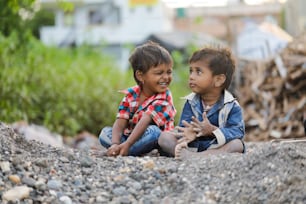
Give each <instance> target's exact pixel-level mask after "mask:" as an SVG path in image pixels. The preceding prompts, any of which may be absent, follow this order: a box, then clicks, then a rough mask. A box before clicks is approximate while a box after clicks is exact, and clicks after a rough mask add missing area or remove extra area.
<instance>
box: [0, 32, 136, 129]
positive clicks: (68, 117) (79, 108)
mask: <svg viewBox="0 0 306 204" xmlns="http://www.w3.org/2000/svg"><path fill="white" fill-rule="evenodd" d="M14 42H16V36H14V35H12V36H10V37H9V38H4V37H0V55H1V59H0V65H1V67H2V70H1V73H0V84H1V85H0V90H1V91H0V98H1V102H0V115H1V120H3V121H5V122H9V123H10V122H15V121H18V120H25V121H29V122H31V123H35V124H41V125H44V126H46V127H47V128H49V129H50V130H52V131H56V132H59V133H61V134H65V135H72V134H75V133H76V132H77V131H80V130H90V131H92V132H95V133H97V131H98V130H99V129H100V128H101V127H102V126H103V125H111V124H112V123H113V120H114V118H115V113H116V111H117V105H118V103H119V100H120V99H121V98H122V95H121V94H119V93H117V92H116V91H115V90H119V89H121V88H122V87H125V86H126V85H127V84H131V83H132V79H130V77H127V73H122V72H120V71H118V69H117V68H116V67H114V65H113V63H112V60H111V59H110V58H109V57H107V56H104V55H101V53H99V52H98V51H95V50H93V49H89V48H88V47H86V46H84V47H80V48H76V49H74V50H72V49H58V48H52V47H48V48H47V47H45V46H43V45H42V44H41V43H40V42H38V41H36V40H35V39H34V38H31V40H30V42H29V43H27V48H26V49H22V50H21V49H15V48H16V45H15V44H14ZM118 79H120V80H118ZM114 102H115V103H114Z"/></svg>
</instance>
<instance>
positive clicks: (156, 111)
mask: <svg viewBox="0 0 306 204" xmlns="http://www.w3.org/2000/svg"><path fill="white" fill-rule="evenodd" d="M120 92H122V93H124V94H126V95H125V97H124V98H123V100H122V101H121V103H120V105H119V111H118V113H117V118H121V119H127V120H129V123H128V127H127V128H126V129H125V130H124V134H125V135H130V134H131V132H132V130H133V129H134V127H135V126H136V124H137V123H138V122H139V120H140V119H141V117H142V115H143V114H144V113H146V114H148V115H150V116H151V118H152V120H153V121H154V123H155V125H157V126H158V127H159V128H160V129H161V130H162V131H165V130H172V129H173V128H174V116H175V114H176V110H175V107H174V105H173V100H172V95H171V92H170V90H169V89H168V90H167V91H166V92H164V93H159V94H155V95H153V96H151V97H149V98H147V99H146V100H145V101H144V102H143V103H142V104H139V99H140V92H141V89H140V87H139V86H138V85H137V86H134V87H130V88H128V89H126V90H123V91H120Z"/></svg>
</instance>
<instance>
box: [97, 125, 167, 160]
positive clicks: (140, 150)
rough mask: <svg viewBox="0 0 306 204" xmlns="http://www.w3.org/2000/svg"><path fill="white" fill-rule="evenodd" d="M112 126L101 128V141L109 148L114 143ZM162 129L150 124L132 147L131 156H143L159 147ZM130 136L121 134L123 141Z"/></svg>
mask: <svg viewBox="0 0 306 204" xmlns="http://www.w3.org/2000/svg"><path fill="white" fill-rule="evenodd" d="M112 131H113V129H112V127H105V128H103V129H102V130H101V133H100V135H99V141H100V143H101V145H102V146H104V147H105V148H109V147H110V146H111V145H112ZM160 133H161V130H160V129H159V128H158V127H157V126H156V125H150V126H148V128H147V129H146V131H145V132H144V134H143V135H142V136H141V137H140V138H139V139H138V140H137V141H136V142H135V143H134V144H133V145H132V146H131V147H130V150H129V154H128V155H129V156H141V155H143V154H146V153H149V152H151V151H152V150H153V149H158V148H159V145H158V138H159V136H160ZM127 138H128V136H126V135H122V136H121V141H120V142H121V143H123V142H125V141H126V140H127Z"/></svg>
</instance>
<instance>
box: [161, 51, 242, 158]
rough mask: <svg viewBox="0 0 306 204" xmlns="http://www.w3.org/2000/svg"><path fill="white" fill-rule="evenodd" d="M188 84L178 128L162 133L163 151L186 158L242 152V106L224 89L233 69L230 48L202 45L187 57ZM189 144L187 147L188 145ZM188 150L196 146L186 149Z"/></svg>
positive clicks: (228, 83)
mask: <svg viewBox="0 0 306 204" xmlns="http://www.w3.org/2000/svg"><path fill="white" fill-rule="evenodd" d="M189 64H190V68H189V87H190V89H191V91H192V93H191V94H189V95H188V96H186V97H184V98H185V99H186V102H185V105H184V108H183V111H182V114H181V119H180V124H179V126H180V127H178V128H177V129H178V131H167V132H163V133H162V134H161V136H160V137H159V140H158V143H159V145H160V147H161V149H162V150H163V151H165V152H166V153H168V154H170V155H172V156H175V157H176V158H180V159H185V158H188V157H191V156H197V155H199V156H201V155H207V154H218V153H223V152H243V151H244V144H243V141H242V139H243V137H244V134H245V125H244V121H243V115H242V109H241V107H240V105H239V103H238V102H237V100H236V99H235V98H234V97H233V96H232V94H231V93H230V92H229V91H227V90H226V89H227V88H228V87H229V85H230V83H231V80H232V75H233V72H234V69H235V65H234V61H233V59H232V57H231V53H230V51H228V50H227V49H224V48H223V49H222V48H203V49H201V50H198V51H196V52H194V53H193V55H192V56H191V58H190V59H189ZM187 147H189V148H187ZM189 149H195V152H194V151H189Z"/></svg>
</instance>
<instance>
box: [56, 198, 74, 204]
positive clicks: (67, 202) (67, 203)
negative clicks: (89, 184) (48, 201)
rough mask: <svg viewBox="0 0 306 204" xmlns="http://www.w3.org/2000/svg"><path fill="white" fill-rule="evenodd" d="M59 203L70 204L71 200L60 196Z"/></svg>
mask: <svg viewBox="0 0 306 204" xmlns="http://www.w3.org/2000/svg"><path fill="white" fill-rule="evenodd" d="M59 200H60V201H61V203H63V204H72V200H71V198H69V197H68V196H62V197H60V199H59Z"/></svg>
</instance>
